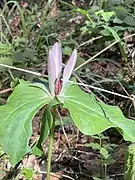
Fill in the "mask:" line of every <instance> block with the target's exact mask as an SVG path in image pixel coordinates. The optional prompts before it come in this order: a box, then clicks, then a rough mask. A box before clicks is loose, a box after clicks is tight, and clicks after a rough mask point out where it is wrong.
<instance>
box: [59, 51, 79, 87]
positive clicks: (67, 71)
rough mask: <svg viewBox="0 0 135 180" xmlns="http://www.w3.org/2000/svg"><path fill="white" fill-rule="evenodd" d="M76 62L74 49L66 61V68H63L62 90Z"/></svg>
mask: <svg viewBox="0 0 135 180" xmlns="http://www.w3.org/2000/svg"><path fill="white" fill-rule="evenodd" d="M76 60H77V51H76V49H74V51H73V52H72V55H71V56H70V59H69V60H68V62H67V64H66V66H65V69H64V72H63V87H62V89H63V88H64V86H65V85H66V83H67V82H68V80H69V78H70V76H71V74H72V71H73V69H74V67H75V63H76Z"/></svg>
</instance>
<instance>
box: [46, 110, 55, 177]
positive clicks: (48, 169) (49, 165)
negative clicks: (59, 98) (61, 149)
mask: <svg viewBox="0 0 135 180" xmlns="http://www.w3.org/2000/svg"><path fill="white" fill-rule="evenodd" d="M55 115H56V107H54V109H53V124H52V127H51V133H50V143H49V150H48V162H47V180H50V171H51V160H52V149H53V141H54V128H55Z"/></svg>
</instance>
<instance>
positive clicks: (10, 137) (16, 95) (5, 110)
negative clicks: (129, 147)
mask: <svg viewBox="0 0 135 180" xmlns="http://www.w3.org/2000/svg"><path fill="white" fill-rule="evenodd" d="M76 60H77V51H76V50H74V51H73V52H72V54H71V56H70V58H69V60H68V62H67V64H66V65H65V66H64V68H63V64H62V50H61V47H60V44H59V43H55V44H54V45H53V47H52V49H51V50H50V51H49V55H48V83H46V81H45V80H44V79H40V80H39V81H38V82H37V81H36V82H28V81H24V80H19V84H18V85H17V86H16V87H15V88H14V91H13V92H12V94H11V95H10V96H9V98H8V100H7V103H6V104H5V105H3V106H1V107H0V144H1V146H2V148H3V150H4V152H5V153H7V154H8V155H9V158H10V162H11V164H12V165H13V166H14V165H16V164H17V163H18V162H19V161H20V160H22V158H23V157H24V155H25V154H27V153H34V154H36V155H37V154H38V153H39V152H40V151H41V150H42V145H43V142H45V140H46V138H47V137H48V136H49V139H50V145H49V148H48V165H47V180H49V179H50V170H51V156H52V147H53V138H54V128H55V120H56V117H57V115H58V110H59V109H60V108H66V109H67V110H68V111H69V114H70V116H71V118H72V121H73V123H74V124H75V126H77V128H78V129H79V130H80V131H81V133H83V134H86V135H94V134H98V133H101V132H103V131H105V130H106V129H108V128H111V127H115V128H116V129H117V130H118V131H119V133H121V135H122V136H123V138H124V139H125V140H126V141H131V142H134V141H135V122H134V121H133V120H131V119H128V118H126V117H124V115H123V114H122V112H121V110H120V109H119V108H118V107H116V106H109V105H106V104H104V103H102V102H99V101H97V100H96V98H95V96H94V95H93V94H89V93H86V92H84V91H83V90H82V89H81V87H79V86H78V85H77V83H76V80H75V79H73V78H72V79H70V78H71V76H72V72H73V69H74V66H75V64H76ZM69 79H70V81H69ZM41 108H42V110H44V113H43V117H42V119H41V131H40V137H39V138H38V139H37V142H36V144H35V145H34V146H32V147H30V146H29V140H30V138H31V135H32V119H33V118H34V116H35V114H36V113H37V112H38V111H39V110H40V109H41Z"/></svg>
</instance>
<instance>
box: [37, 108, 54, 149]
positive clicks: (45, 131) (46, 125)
mask: <svg viewBox="0 0 135 180" xmlns="http://www.w3.org/2000/svg"><path fill="white" fill-rule="evenodd" d="M52 123H53V117H52V114H51V112H50V107H46V109H45V111H44V114H43V118H42V124H41V132H40V138H39V141H38V144H37V147H38V148H39V149H40V150H43V149H42V143H43V142H44V141H45V140H46V139H47V137H48V135H49V133H50V129H51V127H52Z"/></svg>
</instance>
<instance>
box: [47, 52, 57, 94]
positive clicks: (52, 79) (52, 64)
mask: <svg viewBox="0 0 135 180" xmlns="http://www.w3.org/2000/svg"><path fill="white" fill-rule="evenodd" d="M48 79H49V89H50V91H51V94H52V96H54V95H55V87H54V86H55V80H56V70H55V62H54V58H53V56H52V52H51V50H50V51H49V57H48Z"/></svg>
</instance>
